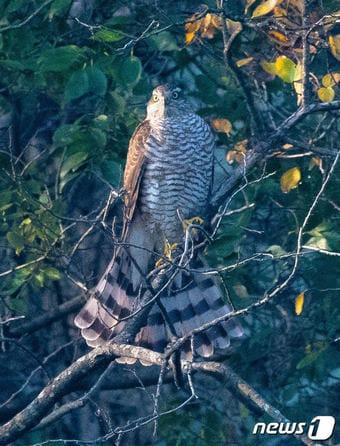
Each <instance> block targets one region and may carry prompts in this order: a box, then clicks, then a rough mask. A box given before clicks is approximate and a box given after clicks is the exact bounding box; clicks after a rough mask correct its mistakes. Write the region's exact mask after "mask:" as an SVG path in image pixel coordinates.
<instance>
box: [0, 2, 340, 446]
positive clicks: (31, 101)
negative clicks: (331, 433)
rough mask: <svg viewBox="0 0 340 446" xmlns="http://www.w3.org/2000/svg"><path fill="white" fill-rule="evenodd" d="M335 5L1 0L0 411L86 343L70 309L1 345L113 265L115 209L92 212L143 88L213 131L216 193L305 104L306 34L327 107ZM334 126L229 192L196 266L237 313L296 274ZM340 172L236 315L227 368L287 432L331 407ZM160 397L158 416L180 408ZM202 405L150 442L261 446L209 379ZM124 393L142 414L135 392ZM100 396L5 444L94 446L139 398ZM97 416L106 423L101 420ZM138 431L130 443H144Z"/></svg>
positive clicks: (272, 279)
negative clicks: (219, 286) (280, 418)
mask: <svg viewBox="0 0 340 446" xmlns="http://www.w3.org/2000/svg"><path fill="white" fill-rule="evenodd" d="M218 3H220V2H218ZM305 3H307V6H306V5H305ZM336 3H337V2H336V1H331V0H330V1H325V0H324V1H320V2H319V1H315V2H314V1H313V2H303V1H302V0H294V1H293V0H291V1H288V0H284V1H269V0H267V1H251V0H250V1H249V0H248V1H247V2H244V1H242V2H239V1H228V2H225V4H224V11H225V14H226V16H225V17H222V15H221V9H218V8H217V7H218V6H219V5H217V6H216V4H215V3H214V2H207V5H206V6H203V7H202V5H200V2H196V1H193V0H192V1H189V0H188V1H184V2H172V1H169V2H166V3H165V2H151V1H132V2H127V1H119V2H109V1H106V0H93V1H91V0H87V1H85V0H84V1H83V0H75V1H72V0H53V1H44V2H43V1H42V0H37V1H23V0H3V1H2V2H1V3H0V17H1V20H0V252H1V269H0V279H1V282H0V298H1V301H0V311H1V318H2V320H3V321H6V320H9V319H11V318H16V317H22V316H23V317H24V318H25V319H23V321H22V320H21V319H19V320H18V321H12V322H9V323H5V324H1V325H0V329H1V331H2V351H1V357H2V359H1V366H0V367H1V377H0V385H1V395H2V396H1V400H2V401H1V402H3V401H5V400H6V399H7V398H9V397H10V395H11V394H12V393H13V392H15V391H16V390H17V389H18V388H20V386H21V385H22V384H23V383H24V382H25V380H26V379H27V377H28V376H29V374H30V372H31V370H33V369H35V367H36V366H37V364H36V362H37V361H38V363H41V362H42V361H43V360H44V358H45V357H46V356H47V355H49V354H51V353H52V352H54V351H56V349H58V348H61V347H62V346H63V349H64V350H65V352H64V353H63V354H62V355H60V354H55V356H54V357H53V358H52V359H51V361H47V365H46V373H47V376H54V375H55V374H56V372H57V371H60V370H61V369H62V368H63V367H66V366H67V365H69V364H70V363H71V362H72V361H73V360H74V358H75V357H77V356H79V352H78V349H79V348H83V345H82V344H81V347H79V346H78V344H79V343H78V340H77V338H76V332H75V330H74V328H73V324H72V315H70V317H69V319H67V318H66V316H67V315H65V317H64V318H63V319H59V320H58V321H56V322H55V323H52V324H50V325H48V326H47V327H46V326H42V327H41V328H40V330H39V331H37V332H34V333H32V334H31V335H26V336H24V337H23V338H22V339H20V341H18V340H17V338H15V339H16V340H15V342H14V341H13V340H12V341H8V338H12V335H13V333H11V329H12V327H14V331H15V329H17V334H18V333H19V334H25V331H24V332H22V333H21V332H20V324H21V323H22V322H26V321H29V320H31V319H33V318H35V317H36V316H39V315H41V314H44V313H45V312H49V311H54V310H56V309H57V308H58V307H59V306H60V305H61V304H63V303H65V302H67V301H68V300H69V299H71V298H74V297H75V296H78V295H79V293H82V292H83V290H84V288H85V287H86V288H87V289H89V288H90V287H91V286H93V285H94V284H95V283H96V281H97V280H98V278H99V276H100V274H101V273H102V271H103V268H104V267H105V264H106V263H107V261H108V259H109V258H110V255H111V253H112V246H113V245H112V234H111V225H112V219H113V216H114V215H115V210H116V205H117V203H113V204H112V200H111V207H110V209H111V210H110V209H106V210H105V215H103V212H102V209H103V207H104V206H105V204H106V203H107V200H108V197H109V195H110V191H111V190H113V189H114V190H118V189H119V187H120V185H121V176H122V171H123V167H124V162H125V157H126V151H127V147H128V141H129V138H130V136H131V134H132V132H133V130H134V129H135V127H136V125H137V124H138V122H140V121H141V120H142V119H143V117H144V111H145V103H146V101H147V99H148V97H149V95H150V92H151V90H152V88H153V87H154V86H155V85H157V84H159V83H164V82H175V83H177V84H179V85H180V86H181V87H182V88H183V90H184V91H185V92H186V94H187V95H188V96H189V97H190V98H191V100H192V103H193V107H195V108H196V109H198V110H199V113H200V114H201V115H202V116H204V117H205V118H206V119H207V120H208V121H209V122H210V123H211V125H212V127H214V128H215V130H216V132H217V135H218V148H217V151H216V152H217V153H216V159H217V161H216V171H217V175H216V177H217V179H216V184H215V186H216V187H218V186H219V184H220V182H221V181H223V180H222V178H223V174H225V172H227V174H228V175H229V176H230V175H233V172H234V171H235V169H237V167H239V166H241V167H242V166H244V164H245V162H244V160H245V159H246V155H247V152H248V150H250V149H251V147H252V146H251V144H252V143H253V142H254V141H255V140H256V141H257V140H259V141H261V139H262V140H263V139H265V138H266V135H268V134H270V132H272V131H274V130H275V129H276V128H277V126H278V125H279V124H280V123H282V122H283V121H284V119H285V118H286V117H287V116H289V114H291V113H292V112H294V111H295V110H296V109H297V108H298V106H300V105H301V102H302V100H303V98H302V87H303V82H304V78H303V76H304V73H303V66H304V65H303V64H304V60H305V59H304V57H306V55H305V54H304V39H305V38H306V37H305V35H306V33H304V30H309V33H308V36H307V50H308V65H309V74H307V79H308V101H309V102H310V103H318V104H319V103H324V104H326V103H330V102H331V101H333V100H336V99H337V96H336V95H337V89H338V88H339V87H338V82H339V81H340V73H339V71H340V70H339V65H338V64H339V60H340V35H339V30H338V26H339V25H337V24H336V17H338V15H339V13H336ZM222 5H223V2H222ZM261 8H262V9H261ZM304 8H305V9H304ZM336 14H338V15H336ZM225 20H226V26H224V24H223V21H225ZM223 34H224V36H223ZM223 37H226V38H227V41H226V40H224V39H223ZM226 43H228V44H229V46H230V48H229V52H228V55H226V54H224V53H223V50H225V45H226ZM224 56H225V57H224ZM249 97H250V98H252V101H253V106H254V108H255V111H256V113H257V114H258V117H259V118H258V122H257V127H256V125H254V120H253V118H252V117H251V115H250V114H249V108H248V106H247V101H249ZM338 118H339V111H333V112H325V113H313V114H310V115H308V116H306V117H305V118H304V120H303V121H301V123H299V124H298V126H296V127H293V128H292V129H291V130H289V131H287V132H285V133H284V134H283V135H282V138H281V140H280V142H279V143H278V144H277V146H276V147H274V148H273V152H272V153H271V154H270V155H269V156H268V157H267V159H266V161H265V162H262V163H260V162H258V163H257V164H256V166H254V167H253V168H252V169H251V170H250V171H249V172H247V182H244V181H243V183H242V187H241V188H240V189H237V188H235V189H234V195H233V196H232V199H231V200H230V202H228V207H227V213H228V212H229V214H230V215H226V216H225V217H224V218H223V219H222V222H221V225H220V227H219V229H218V233H217V236H216V237H215V239H214V241H213V243H212V244H211V245H210V246H209V249H208V250H207V252H206V254H207V259H208V261H209V265H210V266H211V267H212V268H218V269H220V270H221V272H220V274H221V276H222V277H223V280H224V283H225V286H226V294H228V298H229V299H230V300H231V301H232V302H233V304H234V305H235V307H236V308H243V307H246V306H248V305H250V304H252V303H253V302H256V301H257V300H260V299H261V298H262V297H263V296H264V295H265V294H266V293H268V292H269V291H270V290H273V289H274V288H275V287H276V286H278V285H279V284H280V283H282V282H283V281H284V280H285V278H287V276H288V275H289V274H290V272H291V271H292V268H293V265H294V260H295V256H294V253H295V251H296V245H297V236H298V233H299V228H300V227H301V225H303V222H304V219H305V217H306V215H307V214H308V211H309V209H310V208H311V206H312V203H313V201H314V200H315V198H316V196H317V193H318V192H319V190H320V187H321V185H322V184H323V181H324V180H325V177H326V175H327V172H328V170H329V168H330V166H331V165H332V162H333V160H334V156H335V154H336V152H337V150H338V149H339V119H338ZM245 167H246V166H245ZM337 173H339V168H338V167H335V170H334V172H333V174H332V176H331V178H330V180H329V182H328V184H327V186H326V188H325V191H324V192H323V194H322V195H321V196H320V197H319V199H318V200H317V203H316V205H315V207H314V208H313V210H312V214H311V216H310V218H309V220H308V223H307V225H306V227H304V228H303V234H302V245H303V248H302V250H301V253H300V258H299V263H298V265H297V269H296V271H295V274H294V278H293V280H291V281H290V283H289V284H288V286H287V287H285V288H284V289H283V290H282V292H281V293H279V294H278V295H277V296H276V297H275V299H274V300H273V301H271V302H270V303H269V304H268V305H266V306H264V307H262V308H258V309H256V310H255V311H253V312H251V313H250V314H249V315H247V316H246V317H244V318H242V323H243V324H244V326H245V329H246V332H247V337H246V339H245V341H244V342H243V344H242V345H241V346H240V347H239V348H238V349H237V350H236V351H235V353H234V354H233V355H232V356H231V358H230V360H229V364H230V365H232V367H233V368H234V370H236V371H237V372H238V373H239V374H240V376H242V377H243V378H244V379H245V380H247V381H248V382H249V383H250V384H251V385H253V386H254V387H255V388H256V389H257V390H258V391H259V392H260V393H262V394H263V395H264V396H265V397H266V398H267V399H268V401H270V402H271V403H272V404H273V405H274V406H276V407H277V408H278V409H280V410H281V411H282V412H284V414H285V415H286V416H287V417H288V418H290V419H292V420H294V421H301V420H303V421H310V420H311V419H312V418H313V416H315V415H322V414H324V415H335V414H336V412H338V410H339V403H338V402H337V398H336V394H338V391H339V387H338V386H339V379H340V375H339V370H340V369H339V364H338V362H337V356H336V352H337V349H338V345H339V342H338V339H339V338H338V336H339V334H338V333H337V330H338V321H339V305H338V303H337V301H338V298H339V286H340V284H339V278H338V276H339V274H338V271H339V256H340V236H339V206H340V203H339V179H338V177H337ZM238 186H239V185H238ZM233 210H236V212H232V211H233ZM86 231H88V233H87V232H86ZM84 234H86V236H85V237H83V238H82V236H83V235H84ZM243 260H244V261H243ZM241 261H243V262H241ZM233 265H235V266H233ZM6 339H7V341H6ZM42 340H43V341H42ZM72 340H73V341H74V342H73V343H71V344H70V345H67V343H69V342H70V341H72ZM19 342H20V345H21V347H20V346H19V345H18V343H19ZM24 349H26V350H28V351H30V352H31V353H29V352H28V353H27V351H26V350H24ZM44 383H46V376H44V374H43V373H42V372H41V370H40V371H39V373H37V374H35V376H34V379H33V380H32V382H31V383H29V386H26V390H27V388H29V387H32V388H31V389H30V392H29V395H34V394H35V393H36V391H37V390H38V389H40V388H41V387H42V385H43V384H44ZM169 389H170V390H168V398H165V399H164V401H163V402H162V404H163V406H162V408H163V409H164V410H167V409H168V408H169V407H170V406H171V407H172V406H175V405H176V404H178V403H179V402H180V400H181V398H182V396H181V394H179V393H178V392H177V391H176V390H175V388H173V387H170V388H169ZM176 392H177V393H176ZM197 393H198V395H199V396H200V397H201V399H199V400H198V402H195V403H194V404H192V405H188V406H186V407H185V408H184V409H182V410H180V411H178V412H175V413H171V414H169V415H165V416H164V417H161V419H160V423H159V427H158V435H157V440H155V444H159V445H175V444H176V445H186V446H187V445H191V444H192V445H193V444H195V445H202V446H203V445H220V444H226V445H234V444H235V445H236V444H242V445H252V446H253V445H255V444H260V443H259V440H258V438H256V437H254V436H253V435H252V434H251V431H252V428H253V426H254V423H255V422H256V420H258V419H259V418H258V417H257V416H256V414H254V413H253V412H251V411H250V410H249V408H248V407H246V406H245V405H243V404H242V403H241V402H238V401H237V400H235V401H233V400H232V398H233V397H232V396H231V394H229V393H227V392H226V391H223V392H222V391H221V384H220V383H218V384H216V382H214V381H211V382H210V381H208V382H206V381H204V380H198V382H197ZM129 395H130V396H129V398H135V400H134V401H135V405H136V404H137V405H138V402H137V401H138V398H139V397H138V395H137V396H136V395H135V396H134V394H133V393H131V394H130V393H129ZM19 396H20V395H19ZM19 396H18V398H19ZM65 401H67V399H66V400H65ZM103 401H104V403H103ZM109 401H111V402H110V403H108V402H106V403H105V395H104V396H103V395H102V396H101V397H100V401H98V402H97V403H93V404H91V405H90V409H88V410H86V411H85V410H84V413H83V414H82V415H79V413H80V411H81V410H83V409H79V412H74V413H73V414H72V416H70V415H68V417H69V419H68V418H67V417H65V418H62V419H61V420H60V421H59V423H57V424H54V425H51V426H49V427H47V428H46V429H44V430H38V431H35V432H33V433H29V434H27V435H26V436H25V437H24V439H23V440H18V441H17V442H15V443H14V444H16V445H28V444H34V443H39V442H42V441H46V440H51V439H55V438H69V439H84V440H85V439H86V440H93V439H94V438H96V436H99V434H100V433H103V432H104V433H105V432H106V429H108V426H111V424H112V425H113V426H115V425H116V424H119V423H121V422H122V420H123V421H124V422H126V421H127V419H129V418H131V417H132V416H133V415H131V414H137V415H138V416H140V415H141V414H143V411H145V410H146V406H147V404H151V402H150V401H149V403H145V404H146V406H144V407H139V409H138V410H136V412H134V411H133V410H132V411H130V412H129V410H128V409H127V408H128V407H129V404H128V401H127V399H125V400H124V392H123V395H121V394H120V396H119V403H118V406H119V407H120V405H121V406H122V409H121V411H119V410H118V409H117V406H115V401H114V399H113V400H112V398H111V399H109ZM97 404H98V406H101V405H102V407H105V412H107V413H109V415H105V416H107V417H109V418H110V421H109V422H107V420H106V422H101V420H100V416H99V415H98V414H97V411H98V408H97ZM8 407H11V406H8ZM8 407H7V409H8ZM150 407H152V406H150ZM103 410H104V409H103ZM134 410H135V409H134ZM151 410H152V409H151ZM0 412H1V414H0V415H1V420H3V421H4V420H5V419H7V418H8V416H9V415H12V414H9V412H10V411H9V412H8V413H6V407H5V408H3V407H2V408H0ZM77 414H78V415H79V416H78V415H77ZM95 414H97V418H96V415H95ZM92 417H93V419H94V421H93V422H92V424H91V426H92V427H91V432H88V429H87V428H88V426H89V424H88V423H89V421H88V420H90V419H92ZM104 418H105V417H104ZM261 419H262V418H261ZM72 420H73V421H72ZM94 425H95V426H94ZM107 425H108V426H107ZM144 429H145V432H144V431H143V430H142V431H141V433H140V437H139V438H138V440H136V439H135V440H130V441H136V442H137V441H138V444H150V440H149V439H150V437H149V434H148V433H147V432H146V430H147V429H148V428H144ZM143 432H144V433H143ZM273 441H274V440H273V439H272V438H270V437H268V438H267V437H264V438H262V439H261V445H262V444H263V445H273V444H284V443H283V442H281V443H280V439H276V440H275V441H276V442H275V443H274V442H273ZM282 441H283V440H282ZM295 441H296V444H298V442H297V440H293V439H289V442H290V443H289V445H290V446H292V445H293V444H295V443H294V442H295ZM334 441H335V440H334ZM335 443H336V442H335ZM335 443H334V444H335ZM51 444H52V443H51ZM53 444H56V443H53ZM59 444H62V442H60V443H59ZM130 444H131V443H130ZM136 444H137V443H136ZM286 444H287V443H286ZM332 444H333V443H332Z"/></svg>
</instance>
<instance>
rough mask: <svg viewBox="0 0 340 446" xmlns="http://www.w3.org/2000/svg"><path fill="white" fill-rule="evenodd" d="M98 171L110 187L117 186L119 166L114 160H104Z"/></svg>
mask: <svg viewBox="0 0 340 446" xmlns="http://www.w3.org/2000/svg"><path fill="white" fill-rule="evenodd" d="M100 170H101V172H102V175H103V177H104V179H105V180H106V181H108V182H109V183H110V184H111V185H112V186H118V185H119V183H120V180H121V170H120V165H119V164H118V163H117V162H116V161H114V160H104V161H103V162H102V163H101V164H100Z"/></svg>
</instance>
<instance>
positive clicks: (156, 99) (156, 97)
mask: <svg viewBox="0 0 340 446" xmlns="http://www.w3.org/2000/svg"><path fill="white" fill-rule="evenodd" d="M152 100H153V101H154V102H158V100H159V97H158V94H156V93H155V94H154V95H153V96H152Z"/></svg>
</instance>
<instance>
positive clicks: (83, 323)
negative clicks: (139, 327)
mask: <svg viewBox="0 0 340 446" xmlns="http://www.w3.org/2000/svg"><path fill="white" fill-rule="evenodd" d="M141 293H143V288H142V285H141V274H140V272H139V271H138V270H136V267H135V265H133V264H132V259H131V256H130V254H129V251H128V250H123V249H121V250H119V251H118V253H117V254H116V255H115V256H114V259H113V260H112V261H111V263H110V264H109V266H108V268H107V269H106V272H105V274H104V275H103V277H102V278H101V280H100V281H99V283H98V285H97V287H96V289H95V290H94V293H93V295H92V296H91V297H90V298H89V300H88V301H87V303H86V304H85V305H84V307H83V308H82V309H81V310H80V312H79V313H78V314H77V316H76V317H75V319H74V323H75V325H76V326H77V327H78V328H80V329H81V334H82V336H83V338H84V339H85V340H86V343H87V344H88V345H89V346H90V347H97V346H99V345H102V344H103V343H105V342H106V341H107V340H108V339H110V338H112V337H114V336H116V335H117V334H119V333H120V332H121V331H122V329H123V328H124V325H125V320H126V319H125V318H126V317H128V316H129V315H130V314H131V313H132V312H133V311H134V309H136V308H137V304H138V301H139V298H138V297H139V294H141Z"/></svg>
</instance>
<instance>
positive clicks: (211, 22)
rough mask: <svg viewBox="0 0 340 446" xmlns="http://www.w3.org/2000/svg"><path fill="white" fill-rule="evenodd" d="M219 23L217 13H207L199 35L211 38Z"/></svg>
mask: <svg viewBox="0 0 340 446" xmlns="http://www.w3.org/2000/svg"><path fill="white" fill-rule="evenodd" d="M220 23H221V22H220V20H219V17H218V16H217V15H215V14H210V13H208V14H207V15H206V16H205V17H204V19H203V26H202V28H201V36H202V37H204V38H206V39H212V38H213V37H214V36H215V33H216V29H218V28H219V27H220Z"/></svg>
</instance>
